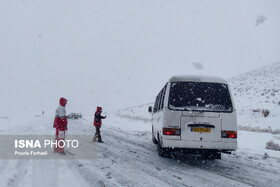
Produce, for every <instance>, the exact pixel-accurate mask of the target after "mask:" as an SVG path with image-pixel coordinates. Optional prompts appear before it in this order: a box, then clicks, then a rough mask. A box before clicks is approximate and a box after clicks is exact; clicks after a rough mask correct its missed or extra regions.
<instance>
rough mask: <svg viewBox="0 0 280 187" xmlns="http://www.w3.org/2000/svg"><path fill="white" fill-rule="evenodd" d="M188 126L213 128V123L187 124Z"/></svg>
mask: <svg viewBox="0 0 280 187" xmlns="http://www.w3.org/2000/svg"><path fill="white" fill-rule="evenodd" d="M188 127H205V128H215V126H214V125H209V124H188Z"/></svg>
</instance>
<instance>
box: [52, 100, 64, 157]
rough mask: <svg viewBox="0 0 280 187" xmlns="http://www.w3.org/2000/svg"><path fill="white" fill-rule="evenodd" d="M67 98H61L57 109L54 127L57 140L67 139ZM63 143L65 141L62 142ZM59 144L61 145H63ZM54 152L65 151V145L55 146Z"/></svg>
mask: <svg viewBox="0 0 280 187" xmlns="http://www.w3.org/2000/svg"><path fill="white" fill-rule="evenodd" d="M66 104H67V99H65V98H63V97H61V98H60V100H59V106H58V107H57V109H56V111H55V118H54V123H53V128H56V132H55V140H56V141H57V142H58V141H59V140H65V131H67V123H68V122H67V116H66V110H65V107H66ZM60 143H61V144H62V145H63V143H62V142H60ZM61 144H59V145H61ZM54 152H60V153H64V147H59V146H55V147H54Z"/></svg>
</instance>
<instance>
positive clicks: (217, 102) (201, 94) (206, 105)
mask: <svg viewBox="0 0 280 187" xmlns="http://www.w3.org/2000/svg"><path fill="white" fill-rule="evenodd" d="M168 105H169V108H170V109H171V110H192V111H209V112H232V102H231V99H230V94H229V91H228V87H227V85H226V84H222V83H210V82H174V83H172V84H171V88H170V94H169V104H168Z"/></svg>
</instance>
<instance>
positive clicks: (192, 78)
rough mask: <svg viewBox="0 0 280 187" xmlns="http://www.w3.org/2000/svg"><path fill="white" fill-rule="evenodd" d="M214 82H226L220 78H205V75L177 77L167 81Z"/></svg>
mask: <svg viewBox="0 0 280 187" xmlns="http://www.w3.org/2000/svg"><path fill="white" fill-rule="evenodd" d="M185 81H186V82H215V83H224V84H227V82H226V81H225V80H224V79H223V78H220V77H215V76H205V75H203V76H202V75H177V76H173V77H171V78H170V79H169V81H168V82H185Z"/></svg>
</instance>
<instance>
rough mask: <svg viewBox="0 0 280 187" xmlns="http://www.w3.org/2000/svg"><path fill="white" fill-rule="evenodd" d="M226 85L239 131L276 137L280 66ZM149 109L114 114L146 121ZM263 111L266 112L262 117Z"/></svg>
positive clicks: (279, 118)
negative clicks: (234, 106) (232, 100)
mask: <svg viewBox="0 0 280 187" xmlns="http://www.w3.org/2000/svg"><path fill="white" fill-rule="evenodd" d="M228 82H229V84H230V87H231V91H232V93H233V98H234V102H235V105H236V110H237V120H238V126H239V129H242V130H250V131H257V132H272V133H280V63H274V64H271V65H269V66H265V67H263V68H260V69H257V70H254V71H250V72H248V73H245V74H241V75H238V76H236V77H233V78H230V79H229V80H228ZM159 89H160V88H159ZM154 95H156V93H154ZM149 106H153V103H148V104H143V105H139V106H134V107H130V108H126V109H123V110H118V111H117V112H116V114H117V115H118V116H123V117H129V118H131V119H139V120H141V119H144V120H145V121H150V120H151V115H150V114H149V113H148V107H149ZM265 111H269V114H268V115H267V116H266V117H265V116H264V112H265Z"/></svg>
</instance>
